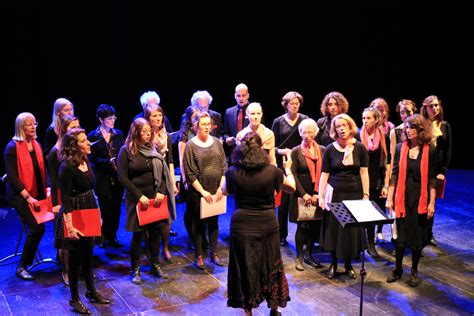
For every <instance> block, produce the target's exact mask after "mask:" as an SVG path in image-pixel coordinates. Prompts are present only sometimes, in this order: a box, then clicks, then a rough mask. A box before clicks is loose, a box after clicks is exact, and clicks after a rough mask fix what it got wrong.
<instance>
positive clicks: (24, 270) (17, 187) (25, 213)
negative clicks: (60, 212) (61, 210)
mask: <svg viewBox="0 0 474 316" xmlns="http://www.w3.org/2000/svg"><path fill="white" fill-rule="evenodd" d="M37 126H38V123H37V122H36V119H35V117H34V116H33V114H31V113H28V112H23V113H20V114H19V115H18V116H17V117H16V121H15V136H14V137H13V139H12V140H11V141H10V142H9V143H8V145H7V147H6V148H5V153H4V159H5V168H6V171H7V185H6V192H7V199H8V204H9V205H10V206H11V207H13V208H15V210H16V211H17V212H18V215H19V216H20V219H21V221H22V222H24V223H26V224H27V225H28V235H27V236H26V240H25V244H24V246H23V251H22V255H21V260H20V263H19V264H18V267H17V268H16V275H17V277H19V278H20V279H22V280H33V279H34V277H33V276H32V275H31V274H30V273H29V272H28V266H30V265H32V264H33V260H34V258H35V254H36V251H37V250H38V245H39V243H40V241H41V238H42V237H43V235H44V231H45V227H44V224H38V223H37V222H36V220H35V218H34V217H33V214H32V213H31V209H36V208H37V207H38V206H39V204H38V201H39V200H42V199H44V198H46V197H47V196H49V195H50V191H51V190H50V188H49V187H47V186H46V173H45V161H44V157H43V151H42V149H41V146H40V144H39V143H38V142H37V141H36V140H35V139H36V127H37ZM30 208H31V209H30Z"/></svg>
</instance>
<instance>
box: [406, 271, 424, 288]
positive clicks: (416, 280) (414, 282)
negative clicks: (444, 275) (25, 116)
mask: <svg viewBox="0 0 474 316" xmlns="http://www.w3.org/2000/svg"><path fill="white" fill-rule="evenodd" d="M420 282H421V281H420V278H419V277H418V274H417V273H416V272H412V273H411V277H410V280H408V282H407V283H408V285H409V286H411V287H417V286H418V285H419V284H420Z"/></svg>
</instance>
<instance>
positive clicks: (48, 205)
mask: <svg viewBox="0 0 474 316" xmlns="http://www.w3.org/2000/svg"><path fill="white" fill-rule="evenodd" d="M38 203H39V208H37V209H35V208H34V207H32V206H31V205H29V206H30V210H31V213H32V214H33V216H34V217H35V220H36V222H37V223H38V224H42V223H45V222H49V221H52V220H53V219H54V213H53V201H52V200H51V198H46V199H44V200H39V201H38Z"/></svg>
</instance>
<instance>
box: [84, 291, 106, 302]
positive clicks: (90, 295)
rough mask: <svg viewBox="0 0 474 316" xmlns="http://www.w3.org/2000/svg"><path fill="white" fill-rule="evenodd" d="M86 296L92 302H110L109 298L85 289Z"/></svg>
mask: <svg viewBox="0 0 474 316" xmlns="http://www.w3.org/2000/svg"><path fill="white" fill-rule="evenodd" d="M86 297H87V298H88V299H89V301H90V302H92V303H97V304H104V305H105V304H110V300H108V299H106V298H105V297H103V296H102V295H100V294H99V293H98V292H91V291H87V292H86Z"/></svg>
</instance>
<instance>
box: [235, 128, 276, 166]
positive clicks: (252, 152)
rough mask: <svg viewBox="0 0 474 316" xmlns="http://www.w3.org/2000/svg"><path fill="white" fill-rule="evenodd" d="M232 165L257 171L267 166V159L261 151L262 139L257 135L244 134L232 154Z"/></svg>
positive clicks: (263, 151)
mask: <svg viewBox="0 0 474 316" xmlns="http://www.w3.org/2000/svg"><path fill="white" fill-rule="evenodd" d="M232 163H233V164H234V165H237V166H239V167H241V168H244V169H258V168H262V167H263V166H265V165H267V164H268V157H267V154H266V152H265V150H263V149H262V139H261V138H260V136H259V135H258V134H254V133H252V132H248V133H247V134H245V136H244V137H243V138H242V141H241V142H240V144H239V145H238V146H237V147H236V148H235V150H234V152H233V153H232Z"/></svg>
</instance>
